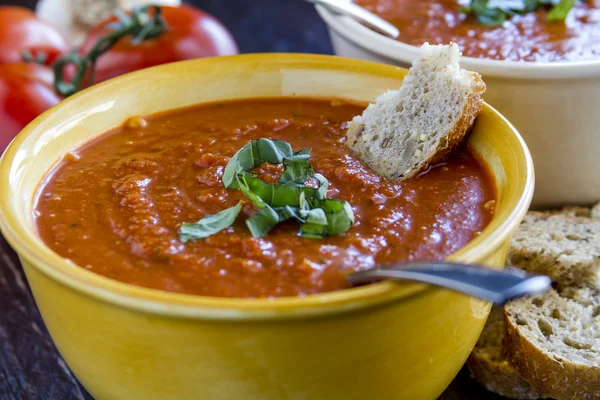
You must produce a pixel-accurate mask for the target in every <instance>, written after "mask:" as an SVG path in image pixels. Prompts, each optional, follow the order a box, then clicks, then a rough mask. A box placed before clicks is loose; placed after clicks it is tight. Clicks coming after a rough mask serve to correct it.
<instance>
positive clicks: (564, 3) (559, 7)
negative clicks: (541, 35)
mask: <svg viewBox="0 0 600 400" xmlns="http://www.w3.org/2000/svg"><path fill="white" fill-rule="evenodd" d="M552 3H556V4H554V7H552V9H551V10H550V11H548V16H547V18H548V19H549V20H550V21H564V20H565V18H567V14H569V11H571V8H573V7H575V3H577V0H560V1H558V2H552Z"/></svg>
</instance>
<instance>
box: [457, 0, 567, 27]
mask: <svg viewBox="0 0 600 400" xmlns="http://www.w3.org/2000/svg"><path fill="white" fill-rule="evenodd" d="M576 2H577V0H471V2H470V3H469V5H468V6H467V7H463V8H461V10H460V11H461V12H462V13H465V14H474V15H475V17H476V18H477V20H478V21H479V22H480V23H481V24H483V25H485V26H500V25H502V23H504V21H506V19H507V18H510V17H512V16H514V15H517V14H519V15H523V14H527V13H530V12H532V11H535V10H537V9H538V8H543V7H547V6H551V7H552V8H551V9H550V11H548V15H547V18H548V20H550V21H564V20H565V18H566V17H567V14H568V13H569V11H571V9H572V8H573V7H574V6H575V3H576Z"/></svg>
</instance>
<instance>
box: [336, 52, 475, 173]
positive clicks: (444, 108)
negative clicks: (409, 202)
mask: <svg viewBox="0 0 600 400" xmlns="http://www.w3.org/2000/svg"><path fill="white" fill-rule="evenodd" d="M421 51H422V56H421V58H420V59H419V60H417V61H415V62H413V65H412V68H410V70H409V71H408V74H407V75H406V77H405V78H404V82H403V84H402V87H401V88H400V90H394V91H389V92H386V93H384V94H382V95H381V96H379V97H378V98H377V99H376V101H375V103H374V104H371V105H369V106H368V107H367V109H366V110H365V111H364V113H363V114H362V115H360V116H357V117H355V118H354V119H353V120H352V121H351V122H350V123H349V124H348V132H347V136H346V145H347V146H349V147H350V149H352V150H353V151H354V153H355V154H356V155H357V156H358V157H359V158H360V159H361V160H362V161H363V162H364V163H365V164H367V165H368V166H369V167H370V168H371V169H373V170H374V171H375V172H377V173H378V174H380V175H382V176H385V177H387V178H389V179H400V180H404V179H408V178H411V177H413V176H415V175H417V174H419V173H420V172H422V171H425V170H426V169H427V168H428V167H429V166H430V165H431V164H434V163H436V162H439V161H442V160H443V159H444V158H445V157H446V156H447V155H448V154H449V153H450V152H451V151H452V150H454V149H455V148H456V147H457V146H458V145H459V144H460V143H461V142H462V141H463V139H464V138H465V136H466V135H467V133H468V132H469V130H470V129H471V127H472V125H473V121H474V120H475V117H477V114H478V113H479V111H480V109H481V105H482V99H481V95H482V94H483V92H484V91H485V84H484V83H483V81H482V80H481V77H480V76H479V74H477V73H475V72H470V71H465V70H464V69H461V68H460V66H459V63H458V62H459V58H460V51H459V49H458V46H457V45H456V44H454V43H452V44H450V45H447V46H444V45H438V46H431V45H429V44H427V43H425V44H424V45H423V47H422V50H421Z"/></svg>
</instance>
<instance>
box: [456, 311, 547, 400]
mask: <svg viewBox="0 0 600 400" xmlns="http://www.w3.org/2000/svg"><path fill="white" fill-rule="evenodd" d="M505 330H506V329H505V325H504V308H502V307H495V308H493V309H492V312H491V313H490V316H489V318H488V321H487V324H486V325H485V328H484V330H483V333H482V334H481V336H480V337H479V341H478V342H477V345H476V346H475V348H474V349H473V352H472V353H471V355H470V356H469V359H468V360H467V366H468V367H469V370H470V371H471V376H472V377H473V378H475V379H476V380H477V381H478V382H479V383H481V384H482V385H483V386H484V387H485V388H486V389H487V390H489V391H490V392H494V393H497V394H499V395H501V396H504V397H508V398H511V399H538V398H541V397H543V396H542V395H541V394H539V393H538V392H537V391H536V390H535V389H533V388H532V387H531V386H530V385H529V384H528V383H527V382H525V381H524V380H523V379H522V378H521V376H520V375H519V373H518V372H517V370H516V369H515V367H513V365H512V364H511V363H510V362H509V361H508V360H507V359H506V357H504V354H503V351H502V341H503V339H504V332H505Z"/></svg>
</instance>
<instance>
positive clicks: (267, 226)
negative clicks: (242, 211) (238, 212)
mask: <svg viewBox="0 0 600 400" xmlns="http://www.w3.org/2000/svg"><path fill="white" fill-rule="evenodd" d="M278 223H279V215H278V214H277V212H276V211H275V210H273V208H272V207H269V206H265V207H264V208H262V209H261V210H260V211H259V212H257V213H256V214H254V215H253V216H251V217H250V218H248V219H247V220H246V225H247V226H248V229H250V233H251V234H252V236H254V237H255V238H260V237H263V236H265V235H266V234H267V233H269V232H270V231H271V229H273V228H274V227H275V225H277V224H278Z"/></svg>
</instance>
